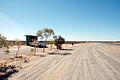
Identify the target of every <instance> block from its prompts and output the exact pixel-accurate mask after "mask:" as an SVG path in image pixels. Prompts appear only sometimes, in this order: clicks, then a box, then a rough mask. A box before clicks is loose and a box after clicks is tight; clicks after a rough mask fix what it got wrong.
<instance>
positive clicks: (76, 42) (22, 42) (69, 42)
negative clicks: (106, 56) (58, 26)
mask: <svg viewBox="0 0 120 80" xmlns="http://www.w3.org/2000/svg"><path fill="white" fill-rule="evenodd" d="M8 41H9V42H11V43H13V44H15V42H16V41H14V40H8ZM20 42H21V44H22V45H25V44H26V41H20ZM88 42H91V43H120V41H65V43H66V44H72V43H74V44H79V43H88ZM47 43H49V41H47Z"/></svg>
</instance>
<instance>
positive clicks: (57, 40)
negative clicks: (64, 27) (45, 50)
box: [55, 36, 65, 49]
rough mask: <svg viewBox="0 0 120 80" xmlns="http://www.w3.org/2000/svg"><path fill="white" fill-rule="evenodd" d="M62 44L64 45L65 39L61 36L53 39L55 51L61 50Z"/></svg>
mask: <svg viewBox="0 0 120 80" xmlns="http://www.w3.org/2000/svg"><path fill="white" fill-rule="evenodd" d="M64 43H65V39H64V38H63V37H61V36H58V37H57V36H56V37H55V45H56V47H57V49H62V47H61V46H62V44H64Z"/></svg>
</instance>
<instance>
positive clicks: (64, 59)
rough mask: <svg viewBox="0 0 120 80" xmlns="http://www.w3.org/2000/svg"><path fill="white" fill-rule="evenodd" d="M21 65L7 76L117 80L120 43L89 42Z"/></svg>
mask: <svg viewBox="0 0 120 80" xmlns="http://www.w3.org/2000/svg"><path fill="white" fill-rule="evenodd" d="M24 65H28V66H27V67H25V68H23V69H21V70H20V72H18V73H17V74H14V75H13V76H12V77H11V78H9V79H8V80H120V46H118V45H110V44H102V43H94V44H93V43H89V44H85V45H79V46H75V47H72V48H70V49H64V50H62V51H57V52H55V53H54V54H52V55H47V56H46V57H38V58H36V59H35V60H33V61H30V62H29V63H25V64H24Z"/></svg>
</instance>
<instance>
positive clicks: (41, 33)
mask: <svg viewBox="0 0 120 80" xmlns="http://www.w3.org/2000/svg"><path fill="white" fill-rule="evenodd" d="M36 34H37V36H38V37H40V40H41V39H43V38H45V41H46V43H47V41H48V39H49V40H50V37H51V36H52V35H54V34H55V33H54V30H53V29H51V28H43V29H42V30H38V31H37V33H36ZM51 48H52V45H51ZM43 52H45V46H44V48H43Z"/></svg>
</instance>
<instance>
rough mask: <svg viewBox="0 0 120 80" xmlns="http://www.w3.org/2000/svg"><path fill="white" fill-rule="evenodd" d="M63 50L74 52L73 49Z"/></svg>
mask: <svg viewBox="0 0 120 80" xmlns="http://www.w3.org/2000/svg"><path fill="white" fill-rule="evenodd" d="M61 50H66V51H72V50H73V49H61Z"/></svg>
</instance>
